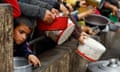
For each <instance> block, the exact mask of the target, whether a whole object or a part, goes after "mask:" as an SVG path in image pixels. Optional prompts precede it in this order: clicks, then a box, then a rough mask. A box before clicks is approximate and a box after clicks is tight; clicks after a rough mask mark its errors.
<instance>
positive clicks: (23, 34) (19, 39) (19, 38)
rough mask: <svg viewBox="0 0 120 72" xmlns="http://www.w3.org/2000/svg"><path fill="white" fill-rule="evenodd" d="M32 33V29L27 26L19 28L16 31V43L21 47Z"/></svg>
mask: <svg viewBox="0 0 120 72" xmlns="http://www.w3.org/2000/svg"><path fill="white" fill-rule="evenodd" d="M30 33H31V29H30V28H29V27H28V26H26V25H20V26H17V27H16V28H15V29H14V36H13V38H14V41H15V43H16V44H18V45H20V44H22V43H23V42H25V40H26V39H27V37H28V35H29V34H30Z"/></svg>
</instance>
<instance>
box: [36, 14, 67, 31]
mask: <svg viewBox="0 0 120 72" xmlns="http://www.w3.org/2000/svg"><path fill="white" fill-rule="evenodd" d="M37 24H38V29H39V30H42V31H51V30H52V31H55V30H64V29H66V28H67V24H68V17H64V16H59V17H56V19H55V20H54V21H53V23H51V24H49V25H48V24H46V23H45V22H43V21H41V20H38V21H37Z"/></svg>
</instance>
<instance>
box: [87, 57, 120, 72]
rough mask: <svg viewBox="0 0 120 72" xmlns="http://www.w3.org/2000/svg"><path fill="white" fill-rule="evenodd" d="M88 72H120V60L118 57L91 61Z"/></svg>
mask: <svg viewBox="0 0 120 72" xmlns="http://www.w3.org/2000/svg"><path fill="white" fill-rule="evenodd" d="M86 72H120V62H119V61H118V60H117V59H110V60H104V61H98V62H94V63H90V64H88V68H87V71H86Z"/></svg>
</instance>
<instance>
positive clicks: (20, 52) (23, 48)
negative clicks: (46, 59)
mask: <svg viewBox="0 0 120 72" xmlns="http://www.w3.org/2000/svg"><path fill="white" fill-rule="evenodd" d="M29 54H33V53H32V51H31V49H30V48H29V46H28V45H27V42H24V43H23V44H21V45H17V44H16V43H14V56H22V57H26V58H27V57H28V55H29Z"/></svg>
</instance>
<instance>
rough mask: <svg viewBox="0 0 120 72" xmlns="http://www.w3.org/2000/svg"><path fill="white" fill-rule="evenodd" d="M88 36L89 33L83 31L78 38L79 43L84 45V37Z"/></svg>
mask: <svg viewBox="0 0 120 72" xmlns="http://www.w3.org/2000/svg"><path fill="white" fill-rule="evenodd" d="M87 36H88V35H87V34H86V33H85V32H81V34H80V37H79V39H78V40H79V43H80V44H82V45H83V44H84V42H83V41H84V39H86V38H87Z"/></svg>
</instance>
